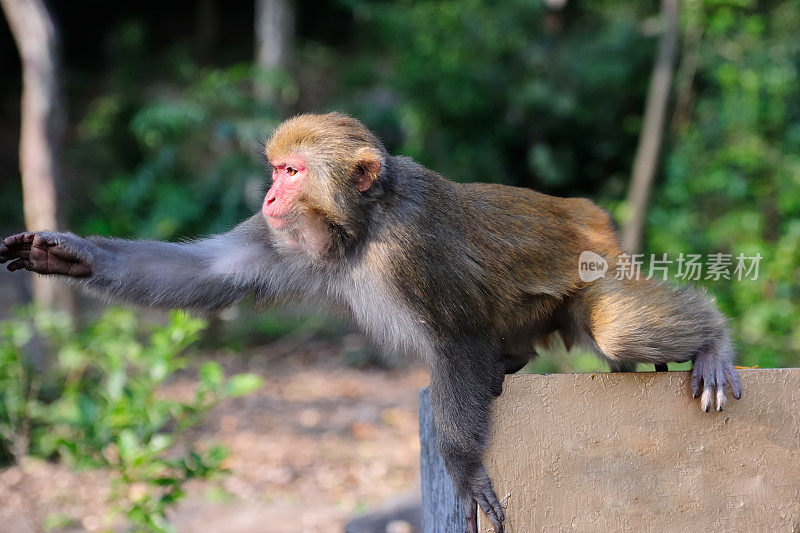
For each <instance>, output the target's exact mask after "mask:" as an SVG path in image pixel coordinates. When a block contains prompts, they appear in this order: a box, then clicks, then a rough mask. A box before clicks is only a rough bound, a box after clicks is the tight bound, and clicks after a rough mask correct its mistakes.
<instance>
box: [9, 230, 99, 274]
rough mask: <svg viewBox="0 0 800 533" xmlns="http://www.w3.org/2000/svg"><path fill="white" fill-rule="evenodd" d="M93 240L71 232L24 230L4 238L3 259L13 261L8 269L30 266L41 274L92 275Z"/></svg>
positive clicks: (28, 268)
mask: <svg viewBox="0 0 800 533" xmlns="http://www.w3.org/2000/svg"><path fill="white" fill-rule="evenodd" d="M82 243H86V244H87V245H88V244H89V243H88V241H86V240H85V239H81V238H80V237H77V236H75V235H72V234H71V233H53V232H50V231H38V232H30V231H28V232H24V233H18V234H16V235H11V236H10V237H6V238H5V239H3V242H2V244H0V263H6V262H8V261H11V263H9V265H8V267H7V268H8V270H10V271H11V272H14V271H15V270H22V269H25V270H30V271H31V272H36V273H37V274H59V275H62V276H71V277H76V278H85V277H88V276H91V275H92V267H91V257H90V254H89V253H88V251H87V246H82Z"/></svg>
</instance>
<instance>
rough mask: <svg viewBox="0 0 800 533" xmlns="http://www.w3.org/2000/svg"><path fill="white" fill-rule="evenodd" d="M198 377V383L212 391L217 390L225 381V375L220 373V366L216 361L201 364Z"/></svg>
mask: <svg viewBox="0 0 800 533" xmlns="http://www.w3.org/2000/svg"><path fill="white" fill-rule="evenodd" d="M199 375H200V382H201V383H202V384H203V385H205V386H206V387H208V388H210V389H213V390H217V389H219V388H220V386H221V385H222V382H223V380H224V379H225V374H224V373H223V372H222V365H220V364H219V363H217V362H216V361H208V362H207V363H203V365H202V366H201V367H200V371H199Z"/></svg>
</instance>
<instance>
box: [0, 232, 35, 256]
mask: <svg viewBox="0 0 800 533" xmlns="http://www.w3.org/2000/svg"><path fill="white" fill-rule="evenodd" d="M32 243H33V233H31V232H25V233H18V234H16V235H11V236H8V237H6V238H5V239H3V242H2V243H1V244H0V263H5V262H7V261H12V260H14V259H18V258H19V257H20V256H21V254H23V253H27V251H28V250H30V248H31V244H32Z"/></svg>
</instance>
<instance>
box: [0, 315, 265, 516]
mask: <svg viewBox="0 0 800 533" xmlns="http://www.w3.org/2000/svg"><path fill="white" fill-rule="evenodd" d="M203 327H204V323H203V321H201V320H198V319H195V318H191V317H190V316H188V315H187V314H185V313H179V312H176V313H173V314H172V315H171V316H170V321H169V324H168V325H166V326H164V327H161V328H157V329H155V330H154V331H153V332H152V333H151V334H150V335H149V338H147V340H146V341H144V342H143V341H142V340H140V327H139V325H138V324H137V321H136V317H135V315H134V314H133V313H131V312H129V311H123V310H111V311H108V312H107V313H106V314H105V315H104V316H103V318H102V319H101V320H99V321H98V322H97V323H95V324H93V325H92V326H90V327H88V328H87V329H85V330H83V331H79V332H75V331H74V330H73V329H72V327H71V326H70V324H69V321H68V320H66V319H65V318H64V316H63V315H58V314H50V313H44V312H40V313H37V314H35V315H34V317H33V318H20V319H17V320H9V321H5V322H2V323H0V451H2V452H3V453H4V454H5V456H6V457H7V458H14V459H17V460H20V459H21V458H22V457H23V456H25V455H26V454H32V455H35V456H39V457H43V458H49V457H58V458H60V459H62V460H64V461H67V462H68V463H70V464H72V465H74V466H76V467H83V468H85V467H92V468H98V467H103V468H108V469H110V470H111V471H112V472H113V475H114V481H113V491H112V495H111V500H112V502H113V503H114V506H115V508H116V509H117V510H118V511H120V512H122V513H123V514H124V515H125V516H126V518H127V519H128V521H129V522H130V524H131V525H133V526H134V527H135V528H136V529H137V530H143V531H170V530H171V527H170V525H169V523H168V521H167V518H166V511H167V509H169V508H170V507H171V506H173V505H174V504H175V503H176V502H177V501H178V500H179V499H180V498H181V497H183V495H184V485H185V484H186V482H187V481H189V480H191V479H207V478H211V477H214V476H216V475H218V474H220V473H222V472H224V468H223V467H222V462H223V460H224V459H225V457H226V456H227V453H228V452H227V450H226V449H225V448H223V447H220V446H213V447H211V448H210V449H206V450H200V449H196V448H195V447H194V446H192V445H191V444H189V445H187V444H186V443H184V442H181V441H180V437H181V436H182V435H184V434H185V433H186V431H187V430H190V429H192V428H196V427H198V426H199V425H200V424H201V422H202V419H203V417H204V415H205V414H206V412H207V411H208V410H209V409H210V408H211V407H213V406H214V405H216V404H217V403H218V402H219V401H220V400H221V399H223V398H226V397H236V396H241V395H244V394H248V393H250V392H252V391H254V390H255V389H257V388H258V387H260V386H261V380H260V378H259V377H258V376H255V375H253V374H238V375H235V376H232V377H231V378H226V377H225V375H224V373H223V371H222V368H221V367H220V365H219V364H218V363H216V362H207V363H205V364H203V365H202V366H201V367H200V369H199V372H198V377H199V382H198V384H197V386H196V389H195V391H194V395H193V397H192V398H191V399H187V400H177V399H172V398H168V397H165V396H164V395H163V392H162V390H161V389H162V386H163V385H164V383H165V382H166V381H167V380H168V379H169V378H170V377H172V376H174V374H175V372H176V371H177V370H179V369H181V368H183V367H185V366H186V358H185V357H183V356H181V355H180V354H181V353H182V352H184V350H185V349H186V348H187V347H188V346H189V345H191V344H192V343H193V342H194V341H195V340H196V339H197V337H198V334H199V333H200V331H201V330H202V328H203ZM34 332H37V333H38V334H39V335H42V336H44V338H46V339H47V340H48V342H49V343H50V344H51V345H52V346H53V347H55V350H56V353H57V360H56V361H55V362H54V364H53V365H52V368H50V369H49V370H48V372H47V373H44V374H43V373H41V372H35V371H33V370H32V368H31V365H30V362H29V361H30V354H29V353H28V352H27V349H28V347H29V343H30V341H31V339H32V337H33V334H34Z"/></svg>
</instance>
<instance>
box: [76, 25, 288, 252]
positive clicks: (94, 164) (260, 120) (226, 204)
mask: <svg viewBox="0 0 800 533" xmlns="http://www.w3.org/2000/svg"><path fill="white" fill-rule="evenodd" d="M146 42H147V34H146V32H145V31H144V29H143V27H142V25H141V24H138V23H134V22H132V23H129V24H127V25H124V26H123V28H121V30H120V32H119V35H118V36H117V38H116V40H115V43H114V46H113V47H112V49H113V50H114V54H115V57H116V60H115V61H114V62H113V65H114V69H113V70H112V72H111V76H110V78H111V83H110V89H109V90H107V91H106V92H105V93H104V94H102V95H101V96H99V97H97V98H95V99H94V100H93V101H92V102H91V103H90V104H89V106H88V109H87V110H86V111H85V112H84V113H83V114H82V116H81V117H80V123H79V125H78V129H77V130H78V138H77V140H76V142H75V143H74V145H73V146H71V149H70V156H71V157H70V160H71V163H72V167H73V172H75V173H76V174H78V175H79V176H90V178H89V179H87V178H85V177H84V178H83V180H84V181H87V182H89V183H88V184H89V185H90V187H89V188H88V189H87V190H86V191H83V192H85V194H86V195H87V196H88V198H87V199H88V200H90V201H91V203H92V205H91V209H87V210H86V211H85V212H84V211H82V209H83V206H82V205H77V206H75V210H76V213H75V215H76V216H75V217H74V218H75V219H76V220H81V221H82V224H81V228H80V229H81V231H83V232H85V233H97V234H111V235H136V236H139V237H150V238H157V239H172V238H176V237H186V236H194V235H197V234H202V233H208V232H218V231H223V230H226V229H229V228H230V227H231V226H232V225H234V224H235V223H237V222H239V221H240V220H241V219H242V218H245V217H246V216H248V215H249V214H251V213H252V212H253V211H255V210H257V208H258V206H259V205H260V200H261V196H262V193H263V191H264V182H265V171H264V161H263V157H262V156H261V155H260V152H261V147H262V143H263V140H264V135H265V133H266V132H269V131H270V130H271V129H272V128H273V127H274V126H275V125H276V124H277V117H276V112H275V109H274V108H273V107H272V106H271V105H269V104H266V103H264V102H262V101H261V100H259V99H258V98H256V97H255V96H254V87H255V86H256V85H259V86H267V87H271V88H273V89H274V90H275V92H276V94H277V95H278V96H279V97H284V98H288V99H291V98H293V97H294V92H296V89H295V88H294V85H293V84H292V83H291V81H290V80H289V79H287V78H286V76H284V75H282V74H281V73H279V72H274V73H261V72H258V71H257V70H256V69H254V67H252V66H251V65H249V64H234V65H232V66H228V67H225V68H200V67H198V66H197V64H196V62H195V61H194V60H193V59H192V58H191V57H190V56H189V55H188V54H187V53H186V52H185V51H184V50H183V49H182V48H181V47H180V46H176V47H174V48H172V49H170V50H168V51H167V52H166V53H164V54H155V55H154V54H148V53H147V52H146V49H145V45H146Z"/></svg>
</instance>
